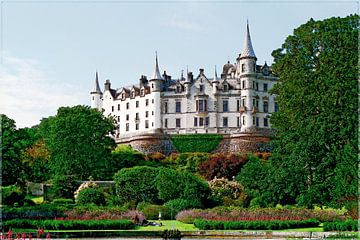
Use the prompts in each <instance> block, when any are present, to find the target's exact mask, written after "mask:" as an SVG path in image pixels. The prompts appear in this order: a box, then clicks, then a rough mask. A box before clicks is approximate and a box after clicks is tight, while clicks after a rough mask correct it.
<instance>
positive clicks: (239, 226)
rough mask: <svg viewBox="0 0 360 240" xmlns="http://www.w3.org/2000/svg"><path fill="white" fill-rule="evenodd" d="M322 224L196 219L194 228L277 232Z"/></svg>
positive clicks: (316, 222) (316, 221)
mask: <svg viewBox="0 0 360 240" xmlns="http://www.w3.org/2000/svg"><path fill="white" fill-rule="evenodd" d="M319 224H320V222H319V221H318V220H316V219H308V220H300V221H295V220H290V221H277V220H275V221H209V220H203V219H196V220H195V221H194V226H195V227H197V228H199V229H200V230H243V229H249V230H250V229H251V230H276V229H288V228H307V227H317V226H319Z"/></svg>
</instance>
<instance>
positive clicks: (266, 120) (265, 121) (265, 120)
mask: <svg viewBox="0 0 360 240" xmlns="http://www.w3.org/2000/svg"><path fill="white" fill-rule="evenodd" d="M268 125H269V123H268V119H267V118H264V127H267V126H268Z"/></svg>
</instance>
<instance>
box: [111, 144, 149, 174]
mask: <svg viewBox="0 0 360 240" xmlns="http://www.w3.org/2000/svg"><path fill="white" fill-rule="evenodd" d="M111 155H112V160H111V163H110V164H109V166H108V168H109V174H111V175H113V174H114V173H115V172H116V171H119V170H121V169H123V168H130V167H133V166H136V165H138V163H139V162H140V161H142V160H144V155H143V154H142V153H141V152H139V151H137V150H135V149H133V148H132V147H131V146H129V145H125V144H122V145H118V146H117V147H116V148H115V149H114V150H113V151H112V152H111Z"/></svg>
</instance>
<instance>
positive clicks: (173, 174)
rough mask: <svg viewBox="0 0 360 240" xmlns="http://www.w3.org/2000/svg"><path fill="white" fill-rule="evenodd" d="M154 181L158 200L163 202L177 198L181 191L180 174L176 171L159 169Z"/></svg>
mask: <svg viewBox="0 0 360 240" xmlns="http://www.w3.org/2000/svg"><path fill="white" fill-rule="evenodd" d="M155 181H156V188H157V190H158V192H159V198H160V199H161V200H163V201H165V202H167V201H169V200H172V199H175V198H179V197H180V194H181V192H182V191H183V189H182V179H181V177H180V172H178V171H176V170H173V169H169V168H161V169H160V171H159V173H158V175H157V176H156V180H155Z"/></svg>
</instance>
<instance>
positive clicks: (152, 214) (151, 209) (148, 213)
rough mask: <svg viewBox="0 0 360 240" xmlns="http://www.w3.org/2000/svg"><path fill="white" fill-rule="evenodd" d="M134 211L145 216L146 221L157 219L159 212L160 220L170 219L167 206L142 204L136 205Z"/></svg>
mask: <svg viewBox="0 0 360 240" xmlns="http://www.w3.org/2000/svg"><path fill="white" fill-rule="evenodd" d="M136 210H137V211H139V212H142V213H143V214H144V215H145V218H146V219H150V220H156V219H159V212H160V213H161V219H162V220H170V219H171V211H170V209H169V208H168V207H167V206H162V205H155V204H150V203H145V202H142V203H139V204H138V205H137V207H136Z"/></svg>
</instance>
